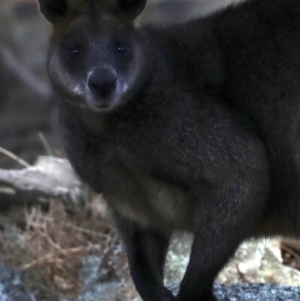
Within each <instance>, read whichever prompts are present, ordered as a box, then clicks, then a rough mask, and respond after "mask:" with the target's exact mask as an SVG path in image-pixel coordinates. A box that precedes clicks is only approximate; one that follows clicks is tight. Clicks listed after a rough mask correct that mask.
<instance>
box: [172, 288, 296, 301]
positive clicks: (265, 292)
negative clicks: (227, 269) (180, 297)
mask: <svg viewBox="0 0 300 301" xmlns="http://www.w3.org/2000/svg"><path fill="white" fill-rule="evenodd" d="M171 290H172V291H173V293H174V294H176V293H177V291H178V285H174V286H172V287H171ZM214 292H215V295H216V297H217V298H218V300H219V301H254V300H255V301H299V300H300V287H297V288H296V287H284V286H280V285H272V284H235V285H221V284H215V286H214Z"/></svg>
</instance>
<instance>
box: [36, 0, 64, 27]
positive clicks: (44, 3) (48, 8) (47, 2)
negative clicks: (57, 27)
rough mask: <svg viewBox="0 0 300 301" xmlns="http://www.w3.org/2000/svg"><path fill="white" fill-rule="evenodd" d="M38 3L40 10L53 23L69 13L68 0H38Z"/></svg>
mask: <svg viewBox="0 0 300 301" xmlns="http://www.w3.org/2000/svg"><path fill="white" fill-rule="evenodd" d="M38 3H39V9H40V12H41V13H42V14H43V15H44V17H45V18H46V19H47V20H48V21H49V22H51V23H53V24H55V23H57V22H58V21H59V20H60V19H61V18H62V17H63V16H64V15H65V14H66V13H67V9H68V4H67V0H38Z"/></svg>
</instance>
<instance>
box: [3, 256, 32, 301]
mask: <svg viewBox="0 0 300 301" xmlns="http://www.w3.org/2000/svg"><path fill="white" fill-rule="evenodd" d="M0 301H36V299H35V297H34V296H33V294H31V293H30V292H29V291H28V289H27V288H26V286H25V284H24V282H23V280H22V277H21V273H20V271H19V270H18V269H16V268H13V267H10V266H7V265H6V264H4V263H2V262H0Z"/></svg>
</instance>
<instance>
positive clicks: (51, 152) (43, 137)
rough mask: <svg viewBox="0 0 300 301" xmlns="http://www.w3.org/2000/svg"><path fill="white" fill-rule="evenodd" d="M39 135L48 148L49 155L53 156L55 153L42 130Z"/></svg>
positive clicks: (46, 148)
mask: <svg viewBox="0 0 300 301" xmlns="http://www.w3.org/2000/svg"><path fill="white" fill-rule="evenodd" d="M38 135H39V138H40V140H41V142H42V144H43V146H44V148H45V150H46V153H47V155H48V156H51V157H53V156H54V153H53V151H52V149H51V146H50V144H49V142H48V140H47V139H46V137H45V135H44V134H43V133H42V132H39V133H38Z"/></svg>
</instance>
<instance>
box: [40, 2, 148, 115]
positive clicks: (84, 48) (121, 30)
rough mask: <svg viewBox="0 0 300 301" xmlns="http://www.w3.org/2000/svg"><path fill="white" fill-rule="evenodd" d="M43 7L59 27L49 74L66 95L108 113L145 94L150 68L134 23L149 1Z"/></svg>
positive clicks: (44, 13) (44, 3)
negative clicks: (139, 92)
mask: <svg viewBox="0 0 300 301" xmlns="http://www.w3.org/2000/svg"><path fill="white" fill-rule="evenodd" d="M39 4H40V11H41V12H42V13H43V15H44V16H45V17H46V19H47V20H49V21H50V22H51V23H53V25H54V31H53V35H52V39H51V47H50V52H49V59H48V72H49V76H50V79H51V81H52V83H53V86H54V88H55V89H56V90H58V91H59V94H60V96H64V97H65V98H66V99H67V100H68V101H71V102H72V103H73V104H75V105H80V106H85V107H89V108H90V109H92V110H94V111H99V112H105V111H109V110H112V109H114V108H115V107H117V106H118V105H120V104H122V103H124V102H125V101H126V100H127V99H128V98H130V97H131V96H132V95H133V94H134V93H135V92H136V91H137V90H139V89H140V86H141V85H142V83H143V80H144V79H145V75H146V73H147V71H146V69H147V67H146V64H145V49H144V48H145V47H143V43H142V36H141V34H140V33H139V32H138V31H137V30H136V29H135V27H134V24H133V19H134V18H136V17H137V16H138V15H139V14H140V13H141V12H142V11H143V9H144V8H145V5H146V0H110V1H107V0H106V1H104V0H77V1H74V0H73V1H71V0H69V1H68V0H39Z"/></svg>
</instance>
